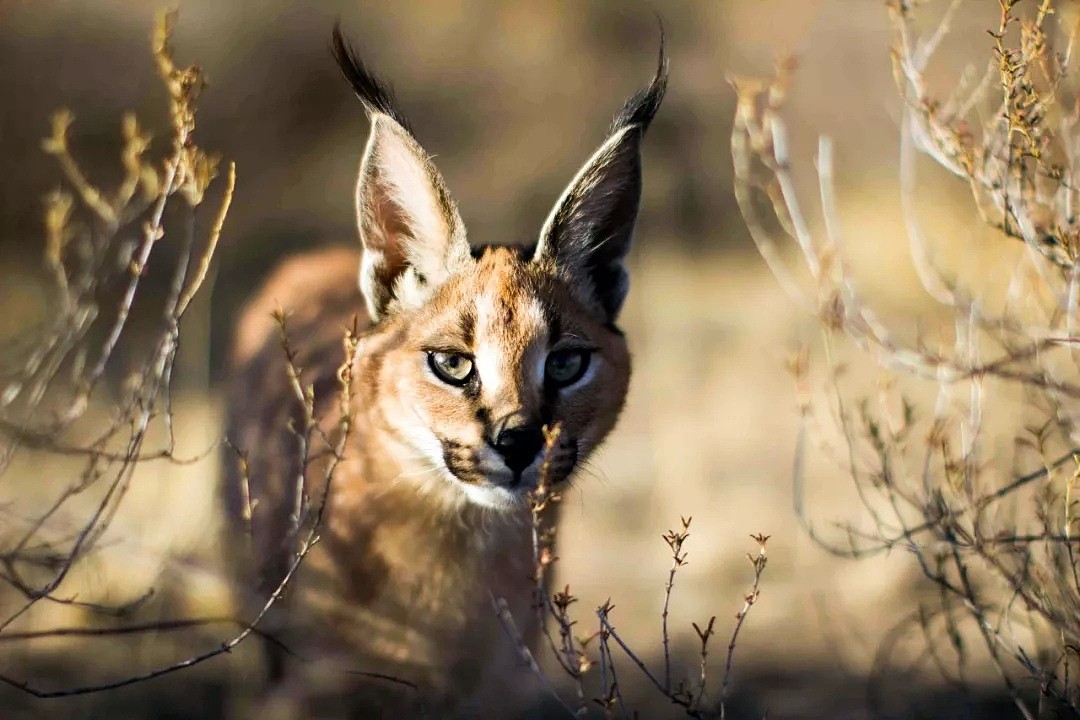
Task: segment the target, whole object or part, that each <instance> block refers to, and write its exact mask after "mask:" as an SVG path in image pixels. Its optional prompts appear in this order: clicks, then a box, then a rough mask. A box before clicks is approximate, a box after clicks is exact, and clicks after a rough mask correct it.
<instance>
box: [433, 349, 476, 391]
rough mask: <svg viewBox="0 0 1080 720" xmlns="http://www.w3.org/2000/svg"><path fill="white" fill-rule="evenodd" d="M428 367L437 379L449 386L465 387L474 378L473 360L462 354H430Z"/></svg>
mask: <svg viewBox="0 0 1080 720" xmlns="http://www.w3.org/2000/svg"><path fill="white" fill-rule="evenodd" d="M428 366H429V367H431V372H433V373H435V377H437V378H439V379H440V380H442V381H443V382H444V383H447V384H449V385H464V384H465V383H467V382H469V380H470V379H472V376H473V359H472V358H471V357H469V356H468V355H463V354H461V353H452V352H432V353H428Z"/></svg>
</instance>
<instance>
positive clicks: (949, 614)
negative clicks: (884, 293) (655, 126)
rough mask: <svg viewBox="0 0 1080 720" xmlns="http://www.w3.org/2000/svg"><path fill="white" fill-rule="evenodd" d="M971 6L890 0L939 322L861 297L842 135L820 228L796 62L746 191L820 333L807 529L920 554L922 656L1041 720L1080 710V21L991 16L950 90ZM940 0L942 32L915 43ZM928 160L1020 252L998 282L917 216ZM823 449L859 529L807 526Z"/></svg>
mask: <svg viewBox="0 0 1080 720" xmlns="http://www.w3.org/2000/svg"><path fill="white" fill-rule="evenodd" d="M962 4H963V3H962V2H961V1H960V0H953V1H952V2H951V3H944V2H939V3H932V2H912V1H910V0H892V1H891V2H889V3H888V12H889V14H890V19H891V23H892V27H893V30H894V34H893V37H894V42H893V47H892V61H893V67H894V75H895V79H896V84H897V89H898V91H899V93H900V96H901V99H902V103H903V107H902V118H901V140H900V149H901V156H900V187H901V195H902V197H901V201H902V204H903V208H904V211H905V216H906V222H907V230H908V238H907V239H908V243H909V247H910V255H911V260H912V263H913V265H914V267H915V269H916V272H917V275H918V279H919V281H920V283H921V285H922V287H923V289H924V290H925V292H926V295H927V297H928V298H929V299H930V301H932V303H933V304H934V305H935V306H936V310H935V313H934V314H933V315H932V316H931V317H930V319H929V320H927V319H926V318H921V319H920V322H921V323H922V324H921V325H920V326H919V327H918V328H917V329H916V330H915V331H912V329H911V328H907V327H903V328H900V327H895V326H890V324H889V323H887V322H885V321H884V320H883V319H882V318H881V317H880V316H879V315H878V314H877V313H875V311H874V309H873V308H872V307H870V306H869V304H868V302H867V300H866V297H865V296H864V295H863V294H861V293H860V292H859V289H858V287H857V280H856V279H855V278H854V277H853V276H852V273H851V271H850V269H849V268H848V267H847V265H846V263H845V258H844V250H843V247H842V244H841V240H840V232H841V227H840V223H839V220H838V217H837V211H836V197H835V189H834V184H833V155H832V144H831V142H830V141H829V140H828V139H827V138H823V139H821V141H820V142H819V145H818V153H817V158H816V162H817V173H818V179H819V191H820V196H819V199H820V206H821V209H822V222H821V227H822V230H821V232H815V231H814V230H813V229H812V222H811V220H810V219H809V217H808V216H807V214H806V213H805V212H804V210H803V207H802V205H801V203H800V201H799V199H798V198H797V197H796V188H795V183H794V181H793V178H792V167H791V163H792V158H791V157H790V155H789V149H788V148H789V142H788V138H787V134H786V129H785V124H784V121H783V119H782V114H783V103H784V97H785V94H786V91H787V88H788V86H789V83H791V82H793V74H792V68H793V65H792V64H790V63H784V64H782V65H781V67H780V69H779V71H778V73H777V74H776V76H775V77H773V78H772V79H769V80H765V81H756V80H746V79H737V80H735V87H736V89H737V92H738V99H739V103H738V110H737V117H736V123H735V131H734V134H733V137H732V153H733V160H734V164H735V171H736V194H737V199H738V201H739V204H740V208H741V210H742V212H743V214H744V217H745V219H746V221H747V224H748V226H749V228H750V230H751V232H752V234H753V237H754V240H755V242H756V244H757V247H758V249H759V251H760V253H761V255H762V256H763V258H764V259H765V260H766V261H767V263H768V264H769V266H770V268H771V269H772V270H773V272H774V274H775V276H776V277H777V279H778V280H779V281H780V282H781V283H782V285H783V286H784V288H785V289H786V290H787V292H788V293H789V294H790V295H791V297H792V298H793V299H794V301H795V302H797V303H798V304H799V305H800V306H801V307H803V308H805V309H807V310H809V311H810V312H812V313H814V314H815V315H816V316H817V318H818V319H819V321H820V327H821V337H822V344H823V348H824V350H825V358H826V359H825V362H824V366H825V367H824V368H823V370H822V371H821V372H820V373H815V372H814V371H813V370H812V368H811V367H810V358H811V353H810V352H809V351H808V350H804V351H803V352H801V353H799V354H798V355H797V357H796V358H795V359H794V360H793V361H792V364H791V367H792V370H793V373H794V374H795V376H796V378H797V381H798V383H799V388H800V390H801V395H800V400H801V403H800V406H801V409H802V417H803V425H802V431H801V433H800V438H799V441H798V447H797V449H796V467H795V473H794V483H795V498H796V500H795V502H796V511H797V514H798V515H799V518H800V521H801V522H802V523H803V524H804V527H805V529H806V530H807V532H809V534H810V535H811V536H812V537H813V539H814V540H815V541H816V542H817V543H818V544H819V545H821V546H822V547H824V548H826V549H827V550H829V551H830V552H832V553H835V554H837V555H841V556H845V557H850V558H862V559H865V561H867V562H872V561H873V560H872V558H874V557H879V556H881V555H882V554H884V553H887V552H889V551H890V550H892V549H903V550H906V551H908V552H910V553H911V555H912V556H913V558H914V561H915V562H916V563H918V566H919V568H920V569H921V571H922V574H923V575H924V576H925V577H926V578H927V579H929V580H930V581H931V582H932V583H933V587H934V588H935V589H936V590H935V591H934V592H932V593H928V594H927V595H926V596H925V598H924V599H923V600H922V602H921V604H920V606H919V607H917V608H913V609H912V614H911V616H910V618H911V622H910V623H909V624H908V625H907V627H908V628H909V629H912V628H913V629H915V630H916V631H918V630H921V632H922V635H923V642H924V652H923V653H922V658H923V660H924V661H925V662H926V663H928V664H930V665H932V666H934V667H936V668H937V670H938V671H939V672H940V673H942V674H943V675H944V676H945V678H946V679H948V680H951V681H955V682H959V683H963V682H964V681H965V680H966V678H967V676H968V673H969V672H971V669H972V668H973V667H977V666H978V665H979V660H980V657H981V659H982V660H983V661H988V662H989V663H990V665H991V666H992V667H993V668H994V669H995V671H996V673H997V675H998V677H999V678H1000V682H1001V683H1003V684H1004V686H1005V688H1006V689H1007V690H1008V692H1009V693H1010V695H1011V696H1012V698H1013V700H1014V702H1015V704H1016V707H1017V708H1018V710H1019V711H1020V712H1021V714H1022V715H1023V716H1024V717H1025V718H1034V717H1037V716H1038V715H1039V713H1044V714H1052V713H1055V712H1059V711H1061V712H1064V711H1068V712H1071V713H1072V714H1077V712H1080V684H1078V680H1077V670H1078V664H1077V660H1078V659H1080V658H1078V648H1080V565H1078V563H1080V556H1078V555H1080V536H1078V535H1077V531H1078V530H1080V527H1078V526H1077V525H1076V520H1077V514H1078V506H1077V497H1076V493H1077V491H1078V489H1080V484H1078V477H1080V453H1078V448H1080V427H1078V421H1080V372H1078V371H1080V368H1078V366H1077V359H1078V358H1080V336H1078V335H1077V321H1078V318H1080V308H1078V305H1080V264H1078V259H1080V258H1078V254H1080V224H1078V217H1077V210H1076V203H1077V200H1080V195H1078V194H1077V193H1078V186H1077V181H1078V180H1080V176H1078V175H1077V172H1078V171H1080V165H1078V164H1077V163H1078V160H1080V159H1078V157H1077V151H1078V150H1080V144H1078V143H1080V133H1078V132H1077V121H1078V119H1080V104H1078V102H1077V96H1076V88H1077V84H1076V79H1077V78H1076V69H1075V64H1076V63H1075V60H1074V58H1073V52H1074V45H1075V40H1076V34H1077V29H1078V28H1077V15H1076V14H1075V11H1074V10H1075V9H1074V8H1070V7H1069V4H1068V3H1054V2H1052V1H1051V0H1032V1H1030V2H1022V1H1021V0H1000V1H999V2H998V3H995V4H993V5H992V4H991V3H978V7H977V8H975V9H976V11H977V12H979V13H981V16H982V17H985V18H986V23H987V25H988V26H989V27H988V31H989V34H988V36H987V42H986V56H985V64H984V65H983V67H981V68H969V69H968V71H966V72H965V73H964V74H963V75H961V76H960V78H959V79H958V80H957V81H956V83H955V84H954V87H953V89H952V91H951V92H950V93H948V94H947V95H945V96H943V97H938V96H935V95H932V94H931V92H930V90H928V87H929V86H930V83H929V82H928V81H927V72H928V67H929V66H930V64H931V62H932V61H933V59H934V57H935V52H936V51H937V50H938V49H939V47H940V46H942V44H943V43H947V42H949V37H950V35H949V31H950V25H951V23H952V22H953V20H954V17H955V14H956V13H957V12H958V11H959V9H960V7H961V5H962ZM924 6H926V7H924ZM930 6H936V10H937V12H938V13H939V16H938V17H939V19H940V21H939V22H938V23H937V24H936V25H934V26H932V27H931V28H930V29H929V30H928V31H927V32H925V33H920V32H918V31H917V27H918V25H917V23H920V22H921V23H925V22H926V20H927V16H928V15H929V13H931V12H932V11H933V8H931V7H930ZM991 9H992V13H991V12H988V11H990V10H991ZM920 158H923V162H924V163H925V159H929V160H930V161H932V162H933V164H936V166H937V167H938V168H940V169H943V170H944V171H945V172H946V173H948V174H950V175H951V176H952V177H954V178H956V179H957V180H959V181H960V182H962V183H964V184H965V185H966V187H967V188H968V190H969V191H970V197H971V201H972V204H973V207H974V209H975V211H976V216H977V217H978V218H979V219H981V221H982V222H983V223H984V224H985V225H986V226H988V227H989V228H990V231H991V235H992V237H991V239H989V240H987V242H988V243H994V244H996V245H995V246H994V247H993V248H991V251H992V252H994V253H997V254H1007V253H1010V252H1015V259H1014V261H1013V262H1011V263H1010V266H1009V268H1008V272H1007V273H1004V274H1003V276H1002V277H999V278H993V279H992V280H994V281H996V282H991V283H988V287H983V288H977V287H973V286H968V285H965V284H962V283H961V282H960V281H959V280H958V279H957V278H956V275H955V273H951V272H950V271H949V270H947V269H945V268H944V267H943V266H942V264H941V263H940V262H937V261H936V258H935V251H934V248H935V244H934V243H933V242H931V238H929V237H927V236H926V234H925V233H924V231H923V230H922V228H921V226H920V223H919V219H918V216H917V213H916V211H915V195H916V194H917V190H918V184H917V182H916V179H915V171H916V168H917V167H918V164H919V162H920ZM890 240H891V239H890V238H883V237H878V238H862V239H861V240H860V241H861V242H876V243H886V242H890ZM938 242H939V243H940V242H946V243H947V242H948V239H938ZM785 245H787V246H794V248H797V257H798V258H799V265H800V266H801V267H802V269H803V270H804V271H806V272H807V273H808V276H809V278H810V283H806V282H802V281H801V280H800V279H799V278H797V277H796V274H794V273H792V272H791V271H790V270H789V268H788V266H787V264H786V260H787V257H789V256H788V255H785V250H786V248H785ZM808 285H809V286H808ZM935 318H943V322H940V323H938V322H936V320H935ZM845 353H854V354H855V355H856V356H857V357H858V358H861V359H862V360H863V361H864V362H867V361H868V362H869V363H871V364H873V365H876V366H877V367H878V368H879V371H880V372H881V373H882V376H883V379H882V381H881V382H880V383H879V384H878V386H877V387H872V388H867V387H865V386H859V385H858V384H856V383H853V382H852V381H851V380H850V373H847V372H846V369H847V368H846V362H845V360H844V357H845ZM810 444H813V447H814V448H815V450H816V451H817V454H818V455H819V456H820V457H822V458H825V459H826V460H827V461H829V462H831V463H832V464H833V465H834V466H835V467H836V468H837V470H838V471H839V472H840V473H842V474H844V475H847V476H848V477H850V479H851V480H852V482H853V483H854V488H855V490H856V491H857V493H858V497H859V499H860V500H861V503H862V508H863V513H862V516H861V517H860V518H858V519H854V520H852V521H850V522H845V523H842V524H840V525H838V526H837V527H835V528H832V529H830V530H821V529H820V528H819V527H818V526H817V525H815V524H813V523H811V521H810V520H809V518H807V516H806V513H805V509H804V507H803V503H802V497H803V487H802V483H803V475H804V466H805V463H806V461H807V455H808V453H809V452H810V449H809V447H808V446H809V445H810ZM973 639H976V640H977V642H974V643H973V642H971V640H973ZM980 648H981V650H980ZM883 651H884V648H883ZM1036 696H1037V699H1035V700H1033V698H1034V697H1036ZM1036 705H1037V706H1038V707H1035V706H1036Z"/></svg>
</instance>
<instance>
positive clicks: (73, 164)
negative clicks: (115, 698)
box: [0, 15, 251, 697]
mask: <svg viewBox="0 0 1080 720" xmlns="http://www.w3.org/2000/svg"><path fill="white" fill-rule="evenodd" d="M171 24H172V16H169V15H162V16H161V17H160V19H159V22H158V24H157V26H156V27H155V28H154V32H153V36H152V51H153V58H154V60H155V62H156V67H157V71H158V75H159V77H160V79H161V81H162V83H163V85H164V88H165V90H166V92H167V96H168V100H169V119H170V125H169V127H168V128H167V129H166V132H164V133H163V135H164V138H163V139H165V140H166V141H167V148H166V149H165V150H164V153H160V152H159V153H158V154H159V155H162V154H163V156H162V157H159V158H155V157H154V153H153V152H151V150H152V148H151V136H150V134H149V133H147V132H146V131H145V130H144V129H143V128H142V126H141V125H140V124H139V121H138V120H137V118H136V117H135V116H134V115H133V114H129V115H127V116H125V117H124V119H123V123H122V133H123V146H122V150H121V154H120V161H121V169H122V173H121V180H120V182H119V183H118V184H117V186H116V187H115V188H112V189H109V190H106V189H103V188H101V187H99V186H98V185H96V184H95V182H94V181H93V180H92V179H91V178H90V176H89V175H88V174H87V173H86V172H85V171H84V170H83V168H82V167H81V166H80V164H79V161H78V160H77V159H76V157H75V154H74V153H73V151H72V149H71V147H69V143H68V134H69V133H68V131H69V128H70V126H71V124H72V123H73V122H74V116H73V115H72V113H71V112H69V111H67V110H60V111H58V112H57V113H55V115H54V116H53V118H52V132H51V134H50V135H49V137H47V138H46V139H45V141H44V142H43V144H42V148H43V150H44V152H45V153H46V154H47V155H49V156H51V157H52V158H53V159H54V160H55V161H56V163H57V164H58V166H59V169H60V171H61V175H62V178H63V182H62V184H61V187H59V188H58V189H56V190H55V191H53V192H51V193H49V194H48V195H47V196H46V198H45V218H44V230H45V237H44V242H43V247H44V265H45V267H46V268H47V271H48V274H49V276H50V278H51V282H52V288H51V291H50V303H51V311H50V312H49V313H47V318H46V319H45V320H44V322H43V323H42V324H41V325H40V326H38V327H32V328H27V329H25V331H24V335H23V336H22V338H21V340H22V341H21V342H17V343H15V349H14V350H12V348H11V347H9V348H6V350H7V351H8V352H7V353H6V357H5V360H4V364H3V365H2V366H0V482H2V481H3V480H5V479H7V480H12V477H13V474H7V471H8V470H10V469H11V468H12V462H13V460H14V459H15V458H16V456H17V455H20V454H32V453H47V454H49V455H50V456H64V457H69V458H71V459H72V462H73V463H74V465H73V466H74V467H77V469H76V470H74V471H73V472H72V473H71V474H70V475H69V476H67V477H57V476H54V475H52V474H46V473H45V472H42V473H41V475H42V476H41V477H39V478H37V479H36V480H35V483H36V486H35V489H36V490H38V491H39V492H37V493H34V494H32V496H24V495H22V494H20V495H18V496H16V497H15V498H14V499H12V500H10V501H8V502H6V503H5V504H4V505H2V506H0V517H2V518H3V521H2V525H3V530H2V532H0V589H2V590H3V593H2V594H0V601H2V604H0V643H9V642H16V641H18V642H29V641H38V640H40V639H42V638H45V637H57V636H71V635H80V634H82V635H95V634H108V633H110V632H115V633H131V632H151V631H154V632H156V631H159V630H170V629H179V628H185V627H191V626H193V625H197V624H200V623H201V622H204V621H180V622H176V623H170V622H167V623H154V624H151V625H147V626H145V627H144V626H132V625H119V626H118V627H116V628H113V627H97V628H89V629H80V628H66V627H54V628H47V629H43V630H34V631H31V632H25V631H22V630H21V629H20V621H21V620H25V619H27V618H28V617H29V616H30V615H31V614H32V611H34V610H35V609H36V608H39V606H46V605H64V606H72V607H77V608H79V609H80V610H82V611H86V612H88V613H90V614H91V615H93V616H97V617H100V618H101V619H102V620H104V621H106V622H109V621H111V622H112V623H114V624H116V623H118V621H119V620H122V619H123V618H126V617H129V616H130V615H131V614H132V613H133V612H135V611H136V610H137V609H138V608H139V606H141V605H142V604H143V602H144V601H145V600H146V599H148V598H149V597H150V596H151V595H153V593H154V589H153V588H151V587H147V588H146V589H145V592H144V593H142V594H141V596H140V597H139V598H137V599H136V600H134V601H133V602H125V603H122V604H109V603H100V602H90V601H85V600H81V599H80V598H79V595H78V593H77V592H74V591H73V590H72V589H71V587H72V583H71V582H69V581H70V580H71V578H72V577H73V576H74V575H75V574H76V573H77V570H78V569H79V568H80V567H82V566H83V565H85V564H86V563H87V561H88V559H89V558H92V556H93V555H94V554H95V553H96V552H99V551H100V550H101V547H100V546H101V544H102V538H103V537H104V536H106V533H107V531H108V529H109V527H110V524H111V523H112V522H113V520H114V519H115V518H116V517H117V513H118V511H119V509H120V507H121V505H122V504H123V503H124V500H125V497H126V496H127V494H128V491H129V489H130V488H131V484H132V478H133V474H134V473H135V470H136V468H137V467H142V466H143V465H144V464H149V463H176V464H184V463H188V462H192V461H193V459H191V458H182V457H178V456H177V455H176V453H175V448H176V444H175V438H174V428H173V408H172V399H171V385H172V377H173V368H174V365H175V361H176V357H177V350H178V347H179V343H180V325H181V322H182V320H183V319H184V317H185V315H186V313H187V312H188V311H189V310H190V308H191V306H192V301H193V300H194V299H195V298H196V296H197V295H198V294H199V292H200V290H201V289H202V288H203V286H204V281H205V280H206V279H207V277H208V275H209V273H210V267H211V261H212V259H213V256H214V251H215V248H216V246H217V241H218V238H219V236H220V234H221V231H222V228H223V225H224V223H225V218H226V215H227V213H228V210H229V204H230V201H231V199H232V193H233V187H234V184H235V180H236V173H235V167H234V166H232V165H229V166H228V168H227V170H226V173H225V179H224V183H216V184H217V185H218V186H220V187H221V189H220V190H215V193H216V194H217V195H218V199H217V200H215V201H214V202H212V203H208V202H207V201H208V197H207V193H208V191H209V190H210V188H211V186H212V185H213V184H215V183H214V180H215V178H217V177H218V175H219V169H220V167H219V166H220V161H219V158H218V157H217V156H215V155H210V154H207V153H206V152H204V151H203V150H202V149H201V148H200V147H199V146H198V145H197V144H196V143H195V140H194V132H195V117H196V107H197V102H198V99H199V95H200V93H201V91H202V90H203V87H204V78H203V75H202V72H201V71H200V70H199V69H198V68H197V67H187V68H184V67H179V66H177V65H176V64H175V62H174V61H173V51H172V47H171V45H170V34H171ZM157 147H160V145H156V144H155V148H157ZM204 204H209V218H208V219H203V218H201V217H200V215H199V211H200V208H201V207H202V206H203V205H204ZM205 214H206V212H205V211H204V212H203V215H205ZM197 219H203V221H204V222H207V220H208V230H207V231H206V234H205V235H203V236H198V234H197V233H196V220H197ZM158 257H163V261H164V262H165V263H166V264H168V265H169V266H170V270H169V272H170V273H171V277H170V278H169V280H168V281H167V292H166V296H165V298H164V300H163V302H158V303H155V302H154V299H153V298H154V296H153V293H149V294H148V293H147V292H146V284H147V281H146V279H145V278H146V276H147V275H148V266H149V265H150V263H151V261H152V260H154V259H157V258H158ZM136 311H139V312H141V313H143V314H146V315H150V316H152V317H153V322H152V323H150V327H149V329H147V328H140V329H139V335H138V338H137V342H135V341H132V342H129V343H128V345H129V346H130V349H129V348H128V347H126V346H124V340H125V336H126V335H130V334H132V333H134V332H135V330H133V329H132V328H131V325H132V323H131V318H132V316H133V315H134V313H135V312H136ZM122 346H124V352H120V351H119V348H121V347H122ZM103 418H105V419H104V420H103ZM152 432H153V433H155V434H160V435H163V436H164V437H165V441H164V443H163V445H162V446H161V447H152V446H151V445H150V444H149V443H148V441H147V438H148V437H149V436H150V435H151V433H152ZM84 438H89V439H84ZM213 450H214V448H208V449H207V450H206V453H209V452H211V451H213ZM67 467H72V465H68V466H67ZM6 474H7V477H6V478H5V475H6ZM41 496H45V497H48V498H49V500H48V503H47V507H46V509H45V510H44V511H40V512H39V511H38V509H37V508H38V507H39V505H40V498H41ZM161 510H162V511H163V512H164V511H166V510H167V509H166V508H162V509H161ZM110 619H111V620H110ZM250 632H251V630H250V626H248V627H245V628H244V632H243V633H242V634H244V635H246V634H248V633H250ZM240 639H242V638H240ZM234 641H236V642H238V640H237V639H236V638H233V640H230V641H229V642H234ZM223 650H224V647H219V648H216V649H215V650H214V651H212V652H211V653H208V654H216V653H219V652H222V651H223ZM193 660H194V658H189V659H187V660H184V661H183V662H180V663H176V664H174V665H171V666H169V667H168V668H159V669H157V670H154V671H150V672H146V673H140V675H139V676H138V677H133V678H124V679H120V680H117V681H115V682H110V683H105V684H104V685H102V686H97V685H95V686H87V687H81V688H45V687H39V686H38V685H37V684H36V683H35V679H34V678H19V677H12V676H6V675H4V676H0V681H2V682H4V683H7V684H9V685H12V686H14V687H16V688H19V689H21V690H24V691H26V692H28V693H31V694H33V695H37V696H41V697H53V696H60V695H72V694H81V693H84V692H90V691H96V690H100V689H102V688H103V687H115V686H119V685H124V684H129V683H130V682H134V681H137V680H139V679H144V678H145V677H152V676H155V675H156V674H161V673H162V672H168V671H171V670H172V669H178V668H179V667H182V666H187V665H190V664H193Z"/></svg>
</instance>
